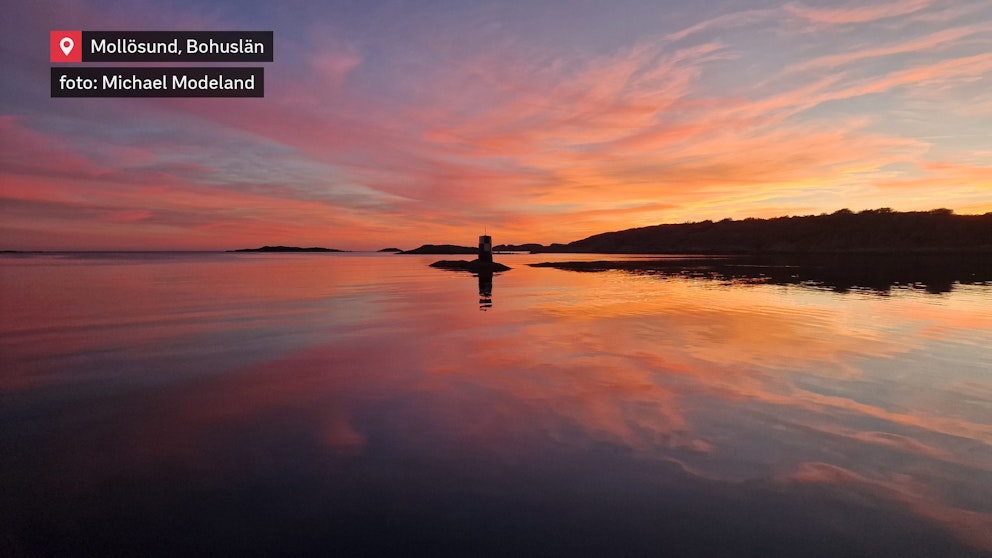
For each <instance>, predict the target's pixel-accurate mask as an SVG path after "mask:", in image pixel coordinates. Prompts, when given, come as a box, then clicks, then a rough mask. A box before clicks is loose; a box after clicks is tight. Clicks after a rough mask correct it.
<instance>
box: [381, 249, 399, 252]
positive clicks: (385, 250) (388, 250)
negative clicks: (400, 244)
mask: <svg viewBox="0 0 992 558" xmlns="http://www.w3.org/2000/svg"><path fill="white" fill-rule="evenodd" d="M402 251H403V250H400V249H399V248H383V249H382V250H379V252H402Z"/></svg>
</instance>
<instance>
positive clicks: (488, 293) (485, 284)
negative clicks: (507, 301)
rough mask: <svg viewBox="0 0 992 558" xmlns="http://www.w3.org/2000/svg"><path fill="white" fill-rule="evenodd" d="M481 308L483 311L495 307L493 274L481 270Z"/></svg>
mask: <svg viewBox="0 0 992 558" xmlns="http://www.w3.org/2000/svg"><path fill="white" fill-rule="evenodd" d="M478 277H479V310H482V311H483V312H484V311H486V310H489V309H490V308H492V307H493V274H492V273H489V272H485V271H480V272H479V275H478Z"/></svg>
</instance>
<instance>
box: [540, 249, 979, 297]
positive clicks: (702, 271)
mask: <svg viewBox="0 0 992 558" xmlns="http://www.w3.org/2000/svg"><path fill="white" fill-rule="evenodd" d="M531 265H532V266H535V267H553V268H556V269H564V270H570V271H606V270H623V271H627V272H630V273H639V274H653V275H659V276H665V277H686V278H692V279H703V280H706V279H710V280H717V281H735V282H739V283H762V284H765V283H767V284H774V285H799V286H804V287H813V288H827V289H831V290H834V291H836V292H841V293H844V292H848V291H850V290H853V289H858V290H870V291H874V292H876V293H880V294H884V293H888V292H889V291H890V290H891V289H893V288H898V287H908V288H916V289H920V290H922V291H925V292H927V293H931V294H940V293H947V292H950V291H951V289H953V286H954V284H956V283H960V284H966V285H968V284H989V283H990V282H992V258H988V257H984V256H983V255H981V254H902V255H891V254H863V255H862V254H834V255H802V254H796V255H791V256H787V257H786V256H718V257H706V256H701V257H677V256H676V257H664V258H657V259H656V258H650V259H649V258H640V259H634V260H631V259H616V260H609V261H603V260H600V261H557V262H542V263H536V264H531Z"/></svg>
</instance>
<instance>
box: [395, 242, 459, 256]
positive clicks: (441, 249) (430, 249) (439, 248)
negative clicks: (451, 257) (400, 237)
mask: <svg viewBox="0 0 992 558" xmlns="http://www.w3.org/2000/svg"><path fill="white" fill-rule="evenodd" d="M399 253H400V254H475V253H476V249H475V248H470V247H468V246H455V245H454V244H424V245H423V246H421V247H420V248H414V249H413V250H405V251H402V252H399Z"/></svg>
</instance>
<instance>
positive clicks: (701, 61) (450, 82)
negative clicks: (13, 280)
mask: <svg viewBox="0 0 992 558" xmlns="http://www.w3.org/2000/svg"><path fill="white" fill-rule="evenodd" d="M4 12H5V14H4V17H3V18H2V21H0V61H2V64H3V68H4V72H3V79H0V142H2V144H0V147H2V149H0V249H7V250H173V249H176V250H183V249H189V250H214V249H233V248H244V247H254V246H261V245H263V244H285V245H296V246H325V247H331V248H338V249H348V250H376V249H379V248H383V247H393V246H396V247H400V248H414V247H416V246H419V245H420V244H425V243H434V244H440V243H451V244H462V245H473V244H474V242H475V240H476V237H477V236H478V235H479V234H481V233H482V232H483V230H487V231H488V232H489V233H490V234H492V235H493V237H494V241H495V242H496V243H497V244H499V243H523V242H540V243H544V244H548V243H551V242H570V241H573V240H579V239H581V238H584V237H587V236H589V235H592V234H596V233H600V232H606V231H614V230H622V229H628V228H631V227H639V226H647V225H654V224H659V223H680V222H687V221H701V220H706V219H713V220H719V219H723V218H726V217H730V218H737V219H739V218H744V217H750V216H753V217H775V216H780V215H808V214H819V213H825V212H826V213H831V212H834V211H836V210H838V209H841V208H849V209H852V210H855V211H857V210H862V209H870V208H879V207H890V208H892V209H895V210H899V211H912V210H928V209H934V208H939V207H946V208H951V209H953V210H954V211H955V212H957V213H964V214H968V213H985V212H989V211H992V3H990V2H988V0H878V1H873V0H861V1H854V0H836V1H826V2H824V1H817V2H814V1H812V0H805V1H786V2H783V1H780V0H774V1H759V0H724V1H706V2H689V1H678V2H676V1H671V0H612V1H610V2H606V1H583V0H567V1H566V0H555V1H538V0H527V1H516V0H505V1H471V0H447V1H437V0H421V1H417V2H411V1H403V0H395V1H370V0H362V1H354V2H352V1H328V2H317V1H313V2H298V1H297V2H294V1H291V0H289V1H281V2H261V1H242V2H237V1H224V0H219V1H213V0H211V1H206V0H199V1H186V2H181V1H180V2H157V1H152V0H135V1H128V2H123V1H99V0H64V1H63V0H57V1H37V2H9V3H7V5H5V7H4ZM53 29H83V30H92V31H113V30H122V31H136V30H271V31H273V32H274V43H275V44H274V62H272V63H266V64H263V65H264V66H265V72H266V76H265V97H264V98H262V99H124V98H111V99H107V98H104V99H65V98H61V99H52V98H50V97H49V94H50V92H49V68H50V67H51V63H50V62H49V59H48V48H49V42H48V41H49V31H50V30H53ZM218 65H219V64H218ZM245 65H258V64H245Z"/></svg>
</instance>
